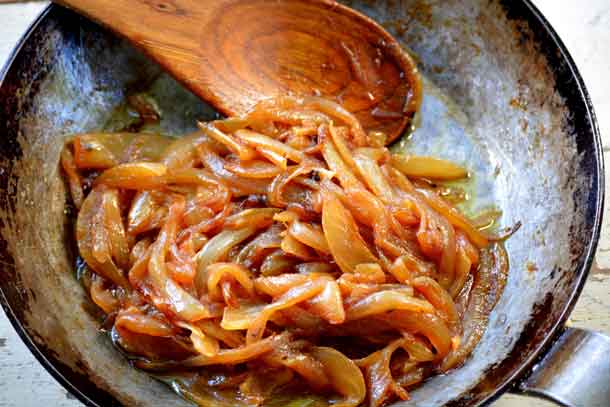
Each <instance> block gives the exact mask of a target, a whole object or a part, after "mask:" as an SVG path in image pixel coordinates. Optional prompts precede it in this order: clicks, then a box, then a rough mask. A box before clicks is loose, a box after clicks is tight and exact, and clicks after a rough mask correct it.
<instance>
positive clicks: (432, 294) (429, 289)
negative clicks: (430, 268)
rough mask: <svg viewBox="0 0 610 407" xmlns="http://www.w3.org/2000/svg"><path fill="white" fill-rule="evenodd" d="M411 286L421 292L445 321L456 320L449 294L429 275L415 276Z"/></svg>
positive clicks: (453, 305) (454, 309)
mask: <svg viewBox="0 0 610 407" xmlns="http://www.w3.org/2000/svg"><path fill="white" fill-rule="evenodd" d="M413 288H415V289H416V290H417V291H419V292H420V293H422V295H423V296H424V297H425V298H426V300H428V301H429V302H430V303H431V304H432V305H433V306H434V307H435V308H436V311H437V312H438V313H439V315H440V316H441V317H442V318H443V319H445V320H446V321H447V322H449V323H450V324H455V323H456V322H457V321H458V318H459V317H458V313H457V310H456V308H455V304H454V303H453V299H452V297H451V295H450V294H449V293H448V292H447V291H445V289H444V288H443V287H441V286H440V284H439V283H438V282H437V281H436V280H434V279H432V278H430V277H417V278H415V279H414V280H413Z"/></svg>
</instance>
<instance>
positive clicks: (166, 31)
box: [57, 0, 421, 143]
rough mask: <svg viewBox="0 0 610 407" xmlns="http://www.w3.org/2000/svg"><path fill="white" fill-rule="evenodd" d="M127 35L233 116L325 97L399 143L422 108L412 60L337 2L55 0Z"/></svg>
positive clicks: (389, 38) (378, 29)
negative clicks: (278, 100) (265, 104)
mask: <svg viewBox="0 0 610 407" xmlns="http://www.w3.org/2000/svg"><path fill="white" fill-rule="evenodd" d="M57 2H58V3H60V4H62V5H64V6H67V7H70V8H72V9H74V10H76V11H78V12H79V13H81V14H84V15H85V16H88V17H89V18H91V19H93V20H95V21H97V22H100V23H102V24H104V25H106V26H108V27H109V28H111V29H112V30H114V31H116V32H117V33H119V34H122V35H123V36H125V37H127V38H128V39H129V40H130V41H132V42H133V43H134V44H135V45H136V46H137V47H139V48H140V49H142V50H143V51H144V52H145V53H146V54H148V55H149V56H150V57H152V59H154V60H155V61H157V62H158V63H159V64H160V65H161V66H163V67H164V68H165V69H166V70H167V71H168V72H169V73H170V74H172V75H173V76H174V77H175V78H176V79H178V80H179V81H180V82H182V83H184V84H185V85H186V86H187V87H188V88H189V89H190V90H191V91H193V92H194V93H195V94H197V95H198V96H200V97H201V98H203V99H204V100H206V101H208V102H209V103H210V104H212V105H213V106H214V107H216V108H217V109H218V110H219V111H221V112H222V113H224V114H226V115H242V114H245V113H246V112H248V110H249V109H251V108H252V107H253V106H254V105H255V104H256V103H257V102H258V101H260V100H261V99H265V98H270V97H274V96H278V95H286V94H294V95H320V96H324V97H327V98H330V99H334V100H335V101H338V102H339V103H341V104H342V105H343V106H344V107H345V108H346V109H347V110H349V111H351V112H353V113H354V114H355V115H356V116H357V117H358V119H359V120H360V121H361V123H362V125H363V127H364V128H365V129H366V130H367V131H369V132H370V131H379V132H383V133H385V135H386V136H387V142H388V143H389V142H391V141H393V140H394V139H395V138H396V137H398V136H399V135H400V134H401V133H402V132H403V130H404V129H405V127H406V126H407V124H409V122H410V120H411V118H412V117H413V115H414V113H415V112H416V110H417V109H418V107H419V104H420V101H421V84H420V82H419V79H418V75H417V68H416V66H415V63H414V62H413V60H412V59H411V57H410V56H409V55H408V54H407V53H406V52H405V51H404V50H403V49H402V48H401V46H400V45H399V44H398V43H397V42H396V40H395V39H394V38H393V37H392V36H391V35H390V34H388V33H387V32H386V31H385V30H384V29H383V28H382V27H381V26H379V25H378V24H377V23H375V22H374V21H372V20H371V19H369V18H367V17H365V16H363V15H362V14H360V13H358V12H356V11H354V10H352V9H351V8H349V7H346V6H343V5H340V4H338V3H336V2H335V1H332V0H276V1H271V0H207V1H206V0H112V1H111V2H109V1H108V0H57Z"/></svg>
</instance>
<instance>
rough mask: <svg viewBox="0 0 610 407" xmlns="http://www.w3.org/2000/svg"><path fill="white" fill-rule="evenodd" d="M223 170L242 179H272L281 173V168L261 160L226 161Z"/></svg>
mask: <svg viewBox="0 0 610 407" xmlns="http://www.w3.org/2000/svg"><path fill="white" fill-rule="evenodd" d="M225 168H226V169H227V170H229V171H231V172H232V173H234V174H235V175H239V176H240V177H244V178H264V179H268V178H274V177H276V176H278V175H279V174H280V173H281V172H282V168H281V167H278V166H277V165H274V164H269V163H268V162H266V161H262V160H251V161H247V162H236V161H227V162H226V163H225Z"/></svg>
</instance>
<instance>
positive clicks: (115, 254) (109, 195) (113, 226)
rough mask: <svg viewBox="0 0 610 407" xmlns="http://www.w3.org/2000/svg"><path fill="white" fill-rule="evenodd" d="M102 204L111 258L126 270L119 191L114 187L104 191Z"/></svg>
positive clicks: (127, 261)
mask: <svg viewBox="0 0 610 407" xmlns="http://www.w3.org/2000/svg"><path fill="white" fill-rule="evenodd" d="M102 205H103V208H104V227H105V228H106V233H107V234H108V239H109V243H110V252H111V254H112V258H113V259H114V261H115V262H116V264H117V265H118V266H119V267H121V268H122V269H123V270H127V269H128V268H129V244H128V243H127V234H126V233H125V228H124V226H123V218H122V217H121V208H120V204H119V192H118V191H117V190H116V189H112V190H106V191H104V198H103V200H102Z"/></svg>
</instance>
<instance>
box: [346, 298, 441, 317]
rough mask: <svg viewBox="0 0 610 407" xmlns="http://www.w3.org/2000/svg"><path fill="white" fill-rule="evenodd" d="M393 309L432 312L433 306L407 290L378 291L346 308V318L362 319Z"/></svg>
mask: <svg viewBox="0 0 610 407" xmlns="http://www.w3.org/2000/svg"><path fill="white" fill-rule="evenodd" d="M393 310H403V311H412V312H428V313H433V312H434V307H433V306H432V304H430V303H429V302H428V301H426V300H421V299H419V298H415V297H413V296H412V295H409V291H403V290H386V291H379V292H376V293H373V294H371V295H369V296H367V297H365V298H363V299H362V300H360V301H358V302H357V303H355V304H354V305H352V306H350V307H349V308H348V309H347V320H348V321H352V320H355V319H362V318H366V317H369V316H372V315H377V314H383V313H384V312H387V311H393Z"/></svg>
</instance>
